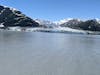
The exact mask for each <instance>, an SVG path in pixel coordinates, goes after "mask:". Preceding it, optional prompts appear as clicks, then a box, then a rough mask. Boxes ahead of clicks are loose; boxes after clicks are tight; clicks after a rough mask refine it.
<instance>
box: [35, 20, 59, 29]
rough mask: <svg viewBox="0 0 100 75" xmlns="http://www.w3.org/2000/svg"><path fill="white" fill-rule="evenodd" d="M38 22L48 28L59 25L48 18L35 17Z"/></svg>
mask: <svg viewBox="0 0 100 75" xmlns="http://www.w3.org/2000/svg"><path fill="white" fill-rule="evenodd" d="M34 20H35V21H36V22H37V23H39V25H40V26H42V27H48V28H54V27H58V25H57V24H56V23H54V22H51V21H48V20H42V19H34Z"/></svg>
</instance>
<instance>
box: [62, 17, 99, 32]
mask: <svg viewBox="0 0 100 75" xmlns="http://www.w3.org/2000/svg"><path fill="white" fill-rule="evenodd" d="M61 26H62V27H70V28H74V29H82V30H89V31H100V23H99V22H98V21H97V20H95V19H92V20H87V21H85V22H83V21H80V22H79V21H77V20H71V21H69V22H67V23H64V24H62V25H61Z"/></svg>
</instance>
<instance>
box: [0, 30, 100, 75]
mask: <svg viewBox="0 0 100 75" xmlns="http://www.w3.org/2000/svg"><path fill="white" fill-rule="evenodd" d="M0 75H100V36H99V35H78V34H61V33H42V32H6V31H5V32H0Z"/></svg>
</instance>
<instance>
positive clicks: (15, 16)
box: [0, 5, 100, 31]
mask: <svg viewBox="0 0 100 75" xmlns="http://www.w3.org/2000/svg"><path fill="white" fill-rule="evenodd" d="M2 26H4V28H7V27H16V26H19V27H39V28H58V27H65V28H66V27H67V28H72V29H77V30H87V31H100V19H90V20H80V19H73V18H68V19H64V20H60V21H56V22H51V21H48V20H41V19H31V18H30V17H28V16H26V15H24V14H23V13H22V12H21V11H19V10H16V9H14V8H11V7H7V6H2V5H0V27H2Z"/></svg>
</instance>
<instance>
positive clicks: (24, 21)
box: [0, 5, 39, 27]
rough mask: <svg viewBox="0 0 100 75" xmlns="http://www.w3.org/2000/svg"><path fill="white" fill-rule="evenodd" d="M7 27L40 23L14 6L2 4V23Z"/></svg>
mask: <svg viewBox="0 0 100 75" xmlns="http://www.w3.org/2000/svg"><path fill="white" fill-rule="evenodd" d="M1 23H3V25H4V26H5V27H9V26H20V27H38V26H39V24H38V23H37V22H35V21H34V20H32V19H31V18H29V17H27V16H25V15H24V14H22V13H21V12H20V11H18V10H15V9H13V8H9V7H4V6H1V5H0V24H1Z"/></svg>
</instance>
